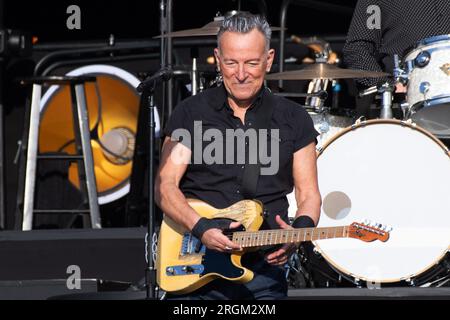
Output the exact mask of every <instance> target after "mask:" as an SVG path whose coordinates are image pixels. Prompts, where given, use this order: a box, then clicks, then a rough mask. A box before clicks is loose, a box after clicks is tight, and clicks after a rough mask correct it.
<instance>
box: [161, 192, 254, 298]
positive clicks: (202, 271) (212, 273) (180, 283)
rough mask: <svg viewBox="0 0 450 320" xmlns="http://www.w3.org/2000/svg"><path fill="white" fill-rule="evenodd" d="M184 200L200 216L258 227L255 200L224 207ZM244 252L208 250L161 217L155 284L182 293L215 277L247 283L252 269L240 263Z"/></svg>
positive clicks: (247, 228)
mask: <svg viewBox="0 0 450 320" xmlns="http://www.w3.org/2000/svg"><path fill="white" fill-rule="evenodd" d="M188 202H189V205H190V206H191V207H192V208H193V209H194V210H195V211H196V212H197V213H198V214H199V215H200V216H202V217H205V218H208V219H217V218H222V219H230V220H234V221H238V222H240V223H241V224H242V226H243V227H244V229H245V230H246V231H257V230H259V228H260V226H261V224H262V222H263V217H262V211H263V208H262V204H261V203H259V202H257V201H252V200H243V201H239V202H237V203H235V204H233V205H232V206H230V207H228V208H225V209H217V208H214V207H213V206H211V205H209V204H207V203H205V202H203V201H200V200H193V199H189V200H188ZM244 253H245V251H242V252H237V253H233V254H230V253H221V252H217V251H213V250H209V249H207V248H206V247H205V246H204V245H202V244H201V242H200V240H199V239H197V238H195V237H194V236H193V235H191V234H190V232H188V231H187V230H186V229H185V228H183V227H181V226H179V225H178V224H177V223H175V222H174V221H173V220H172V219H170V218H169V217H168V216H164V219H163V223H162V225H161V230H160V234H159V239H158V252H157V263H156V266H157V281H158V284H159V286H160V287H161V288H162V289H163V290H165V291H167V292H170V293H172V294H186V293H190V292H192V291H194V290H196V289H198V288H200V287H202V286H204V285H205V284H207V283H208V282H211V281H212V280H214V279H217V278H223V279H227V280H230V281H234V282H238V283H245V282H248V281H250V280H252V279H253V272H252V271H250V270H248V269H246V268H244V267H242V265H241V257H242V255H243V254H244Z"/></svg>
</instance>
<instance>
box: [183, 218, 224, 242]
mask: <svg viewBox="0 0 450 320" xmlns="http://www.w3.org/2000/svg"><path fill="white" fill-rule="evenodd" d="M230 223H231V221H230V220H227V219H207V218H203V217H202V218H200V220H198V221H197V223H196V224H195V226H194V227H193V228H192V231H191V233H192V234H193V235H194V236H195V237H196V238H197V239H200V240H201V239H202V236H203V234H204V233H205V232H206V231H208V230H209V229H214V228H216V229H220V230H225V229H228V228H229V227H230Z"/></svg>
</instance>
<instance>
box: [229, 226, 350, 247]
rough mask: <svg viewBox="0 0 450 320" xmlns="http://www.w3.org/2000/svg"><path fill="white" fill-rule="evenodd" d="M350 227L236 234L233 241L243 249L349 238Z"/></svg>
mask: <svg viewBox="0 0 450 320" xmlns="http://www.w3.org/2000/svg"><path fill="white" fill-rule="evenodd" d="M348 230H349V227H348V226H343V227H329V228H302V229H289V230H285V229H279V230H262V231H248V232H247V231H243V232H234V233H233V238H232V241H233V242H235V243H237V244H239V245H240V246H241V247H242V248H250V247H260V246H270V245H276V244H284V243H296V242H304V241H315V240H322V239H332V238H347V237H348Z"/></svg>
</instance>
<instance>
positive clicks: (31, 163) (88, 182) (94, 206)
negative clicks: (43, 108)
mask: <svg viewBox="0 0 450 320" xmlns="http://www.w3.org/2000/svg"><path fill="white" fill-rule="evenodd" d="M95 80H96V79H95V77H36V78H31V79H27V80H24V81H22V84H33V94H32V102H31V110H30V123H29V131H28V139H27V140H28V144H27V158H26V173H25V191H24V206H23V220H22V230H31V229H32V228H33V215H34V214H40V213H46V214H89V215H90V225H91V227H92V228H101V221H100V211H99V207H98V201H97V186H96V181H95V174H94V160H93V156H92V148H91V141H90V138H91V137H90V129H89V118H88V113H87V106H86V97H85V91H84V83H85V82H93V81H95ZM51 84H56V85H70V92H71V100H72V101H71V104H72V113H73V121H74V133H75V144H76V149H77V154H75V155H69V156H67V155H38V136H39V122H40V101H41V92H42V86H43V85H51ZM38 160H66V161H76V162H77V163H78V174H79V179H80V189H81V191H82V193H83V195H84V196H85V202H87V203H88V205H89V209H88V210H78V209H74V210H36V209H34V191H35V182H36V171H37V161H38ZM86 198H87V199H86Z"/></svg>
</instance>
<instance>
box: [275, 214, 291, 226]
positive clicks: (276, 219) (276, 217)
mask: <svg viewBox="0 0 450 320" xmlns="http://www.w3.org/2000/svg"><path fill="white" fill-rule="evenodd" d="M275 221H276V222H277V223H278V225H279V226H280V227H281V228H282V229H291V226H290V225H288V224H287V223H286V222H284V220H283V219H281V217H280V215H278V214H277V215H276V216H275Z"/></svg>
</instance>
